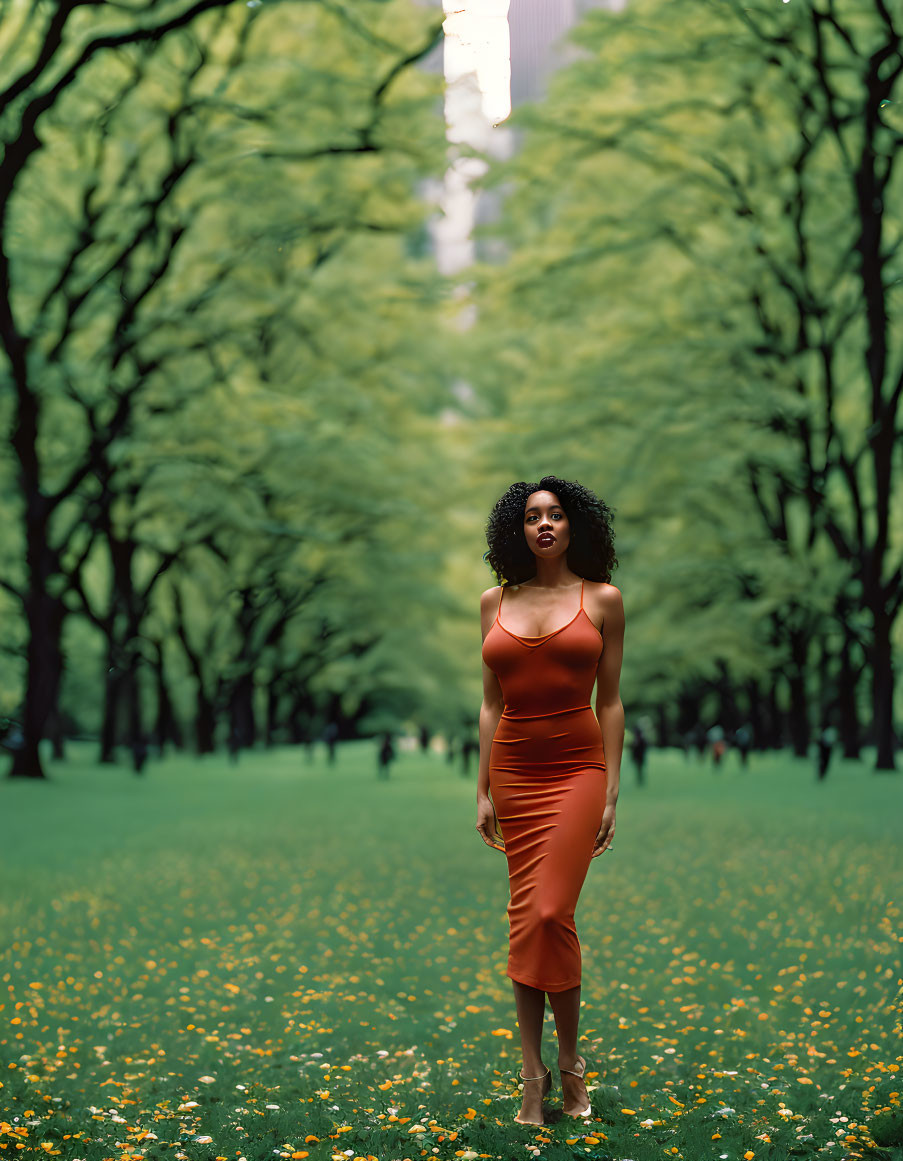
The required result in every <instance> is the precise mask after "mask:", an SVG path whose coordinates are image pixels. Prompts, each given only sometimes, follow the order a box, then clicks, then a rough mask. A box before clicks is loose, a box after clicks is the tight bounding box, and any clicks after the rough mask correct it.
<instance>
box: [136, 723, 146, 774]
mask: <svg viewBox="0 0 903 1161" xmlns="http://www.w3.org/2000/svg"><path fill="white" fill-rule="evenodd" d="M147 749H148V748H147V739H146V738H145V736H144V734H143V732H142V733H139V734H138V736H137V738H135V739H134V741H133V742H132V764H133V765H134V767H135V773H136V774H140V773H141V772H142V771H143V769H144V763H145V762H146V761H147Z"/></svg>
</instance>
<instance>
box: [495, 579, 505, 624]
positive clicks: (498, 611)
mask: <svg viewBox="0 0 903 1161" xmlns="http://www.w3.org/2000/svg"><path fill="white" fill-rule="evenodd" d="M504 595H505V586H504V585H499V607H498V608H497V609H496V611H495V619H496V620H498V619H499V615H500V614H501V611H502V597H503V596H504Z"/></svg>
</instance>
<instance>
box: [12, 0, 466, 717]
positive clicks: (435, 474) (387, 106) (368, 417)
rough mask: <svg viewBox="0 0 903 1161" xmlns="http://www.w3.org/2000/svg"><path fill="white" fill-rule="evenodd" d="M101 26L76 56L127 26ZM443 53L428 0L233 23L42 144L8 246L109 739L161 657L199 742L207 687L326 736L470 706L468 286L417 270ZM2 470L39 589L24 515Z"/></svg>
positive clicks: (75, 104) (48, 463) (161, 52)
mask: <svg viewBox="0 0 903 1161" xmlns="http://www.w3.org/2000/svg"><path fill="white" fill-rule="evenodd" d="M73 19H74V22H73V23H71V24H70V25H69V27H68V31H69V33H70V35H71V41H70V40H69V39H67V40H66V41H65V43H64V49H63V51H64V53H65V52H68V54H69V59H71V58H73V57H74V54H75V48H74V47H73V46H74V45H76V44H77V43H78V42H79V39H82V40H83V39H84V38H87V37H90V36H97V35H98V34H100V33H101V32H105V33H106V32H109V31H110V30H111V29H112V28H115V29H120V30H121V29H122V28H124V27H126V24H127V20H126V16H125V15H124V14H122V13H120V14H118V15H116V16H115V17H114V18H113V19H112V20H111V17H110V14H109V13H107V12H106V11H99V10H92V11H91V12H87V11H82V12H81V13H80V14H78V17H77V20H75V18H73ZM439 34H440V28H439V23H438V21H437V19H436V14H435V13H434V12H431V11H427V10H424V9H423V8H422V7H419V6H417V5H414V4H411V3H409V2H408V0H391V2H375V0H370V2H367V3H362V4H356V5H355V6H354V8H353V9H351V8H346V7H345V6H342V5H333V4H326V3H310V2H301V0H298V2H294V3H283V4H278V5H263V6H256V7H255V6H246V5H228V6H226V7H225V8H222V9H216V10H214V11H210V12H206V13H203V14H202V15H201V16H199V17H198V18H196V19H195V20H193V21H192V22H191V23H190V24H189V25H188V26H186V27H184V28H178V29H176V30H174V31H172V32H170V33H169V34H168V35H166V36H163V37H160V38H159V39H158V40H155V41H152V42H141V43H137V44H126V45H123V46H121V47H118V48H117V49H116V50H115V51H102V52H98V53H96V54H95V55H94V56H93V57H92V58H91V59H90V60H88V61H87V62H86V63H85V64H84V66H83V67H82V68H81V69H80V71H79V72H78V75H77V78H76V79H75V80H74V81H73V83H72V84H71V85H70V86H68V88H67V89H66V90H65V91H64V92H63V93H62V94H61V96H60V97H59V99H58V100H57V101H56V102H55V103H54V104H53V105H52V106H51V107H50V108H49V109H48V111H47V112H46V113H44V114H43V115H42V116H41V118H40V119H39V122H38V126H39V133H40V138H41V148H40V149H39V150H38V152H37V153H35V155H34V156H33V158H32V159H31V161H30V162H29V164H28V166H27V167H26V168H25V170H24V172H23V173H22V175H21V177H20V178H19V180H18V182H17V184H16V186H15V190H14V194H13V197H12V200H11V203H10V208H9V213H8V221H7V231H6V242H7V245H8V248H9V254H10V261H11V268H12V272H13V279H12V298H11V302H12V308H13V313H14V316H15V318H16V320H17V324H18V326H19V328H20V330H21V331H22V332H23V334H24V335H25V336H26V338H27V343H28V374H29V386H30V388H31V390H33V392H34V394H35V397H36V398H39V399H40V406H41V411H40V423H39V430H38V445H37V455H38V462H39V464H40V473H41V476H40V478H41V487H42V489H43V491H44V492H45V493H46V494H47V495H48V497H50V498H51V499H52V502H53V509H52V516H51V521H50V544H51V546H52V548H53V549H54V550H58V551H59V553H60V559H61V564H60V568H61V572H62V575H63V577H65V578H67V580H68V582H69V587H70V588H71V590H72V591H71V593H70V594H69V597H68V607H69V608H70V609H71V610H72V611H73V612H75V613H79V614H81V615H84V616H86V617H87V619H88V622H89V623H90V624H91V625H92V626H93V627H94V629H95V631H96V636H95V643H94V645H93V647H92V646H91V644H90V635H86V634H85V632H84V627H82V629H80V630H77V631H76V630H75V629H73V630H72V631H71V632H70V633H68V634H67V639H69V640H72V641H75V640H79V641H81V642H82V643H83V645H84V646H85V647H86V651H87V657H86V655H85V654H83V655H82V656H80V657H79V658H78V660H77V661H75V662H74V666H75V669H74V672H76V673H77V675H78V679H77V681H74V682H69V683H68V684H67V685H66V686H65V687H64V703H65V706H66V708H67V709H68V710H69V712H71V713H72V714H73V715H74V716H75V717H76V718H77V719H79V720H81V721H82V722H83V723H84V724H85V725H90V726H92V727H97V726H98V725H99V722H100V719H101V715H102V714H103V713H105V712H108V706H106V707H105V706H104V705H103V704H102V702H101V697H102V694H103V689H102V685H101V683H100V682H99V680H98V678H99V677H100V671H101V668H102V667H103V665H104V661H103V660H102V657H104V656H105V655H106V653H107V651H108V650H109V648H110V647H113V648H114V651H115V652H117V653H118V655H119V657H120V663H121V665H122V666H123V667H125V668H128V666H129V665H130V664H131V662H130V660H129V659H130V658H132V659H134V658H135V657H136V656H137V657H139V658H144V660H145V661H147V660H149V659H150V653H149V651H148V648H147V641H148V640H149V641H155V642H162V643H165V644H166V646H167V648H166V657H167V660H166V669H167V679H168V681H169V682H170V683H171V687H172V688H171V694H172V695H173V699H174V701H175V703H176V704H177V705H179V706H180V707H183V708H182V711H181V712H182V716H183V724H184V725H186V726H190V724H191V717H192V713H193V699H192V692H193V691H203V692H205V693H206V695H208V696H209V697H211V699H213V701H214V702H215V704H216V705H217V707H218V708H219V709H222V708H224V706H225V704H226V702H227V700H228V698H229V696H230V692H231V690H232V687H233V683H234V682H235V681H236V680H238V678H239V677H240V676H242V675H243V674H245V673H247V672H248V671H250V672H252V673H253V674H254V677H255V681H256V682H257V683H258V684H259V685H260V687H261V688H264V687H266V686H267V684H269V683H274V682H275V683H277V685H278V683H279V682H280V681H282V682H284V689H283V690H282V693H283V694H284V696H285V698H289V697H290V696H294V694H293V691H294V693H297V692H298V691H299V690H303V691H304V692H305V695H306V696H307V697H308V698H309V699H312V701H313V702H314V703H316V704H317V705H319V706H321V707H324V712H325V706H326V705H327V703H328V702H329V700H330V699H331V698H333V697H335V698H339V699H340V702H341V707H342V710H343V712H345V713H347V714H349V715H355V714H356V713H358V712H359V711H360V710H361V707H362V706H363V704H364V703H365V702H367V703H368V704H370V705H372V706H373V707H374V710H375V711H378V707H379V706H380V705H383V706H384V712H388V713H389V714H390V716H391V718H392V719H393V720H395V721H397V720H400V719H403V718H405V717H407V716H415V717H416V716H420V715H422V716H423V717H425V718H427V719H429V720H430V721H431V724H434V725H440V724H442V723H445V724H447V725H449V726H454V725H456V724H457V722H458V721H459V719H460V717H461V715H462V713H463V712H466V707H467V706H468V705H469V699H470V698H471V697H472V693H473V691H472V689H469V690H466V691H464V692H462V694H461V695H460V696H454V695H452V696H450V693H451V691H454V690H456V689H458V688H459V687H460V685H461V678H462V676H463V674H464V672H465V667H466V668H473V666H472V660H471V659H470V658H469V657H467V655H466V654H465V653H464V652H463V650H462V649H461V647H460V644H458V645H457V646H456V647H455V648H453V649H452V650H451V652H449V651H448V649H447V642H443V647H442V648H440V647H439V644H438V639H437V638H436V635H435V633H434V623H435V621H436V620H437V619H440V618H442V617H443V616H445V617H450V618H451V619H452V623H453V625H458V626H459V625H460V623H461V617H462V616H463V615H464V609H465V608H466V613H467V614H468V615H470V613H471V610H470V609H469V607H467V602H466V601H464V600H463V599H462V601H461V605H460V606H459V604H458V600H457V598H455V597H450V596H449V594H448V590H447V589H445V588H444V586H443V583H442V579H441V578H442V574H443V569H444V560H445V557H446V555H447V554H448V543H447V541H446V540H445V538H444V537H443V535H442V533H441V508H442V504H443V502H444V499H445V496H446V493H447V486H446V484H445V483H444V480H443V476H444V475H445V474H447V473H448V472H449V471H450V470H451V457H452V456H453V455H456V454H457V453H456V452H455V451H453V449H452V448H451V447H450V446H448V447H447V446H446V436H445V430H444V426H443V424H442V421H441V419H440V417H439V413H440V409H441V407H442V405H443V404H444V403H445V400H446V398H447V392H448V385H449V370H448V361H449V352H450V349H451V347H450V342H449V339H448V337H447V327H446V325H445V321H444V317H443V312H444V309H445V307H444V303H445V298H446V287H445V285H444V283H443V281H442V279H441V278H440V277H439V276H438V274H437V273H436V270H435V264H434V262H433V261H432V259H431V258H430V257H428V256H424V255H423V254H422V253H420V254H419V255H418V253H417V247H416V246H412V244H411V238H412V237H415V236H421V235H422V232H423V229H424V224H425V222H426V219H427V217H428V215H429V213H430V207H429V205H428V204H427V203H426V202H425V201H424V200H423V198H422V197H421V196H420V195H419V189H418V187H419V183H420V182H422V181H423V180H424V179H425V178H428V177H432V178H435V177H436V176H437V175H438V174H439V173H441V171H442V168H443V167H444V164H445V149H446V141H445V132H444V123H443V120H442V116H441V79H440V78H437V77H435V76H432V75H428V74H426V73H424V72H422V71H420V70H418V69H417V68H416V67H415V65H416V61H417V59H418V58H419V56H421V55H423V54H424V53H425V52H426V50H427V49H428V48H429V46H430V45H431V43H432V42H433V41H434V40H435V38H436V36H437V35H439ZM29 48H30V50H31V51H32V53H35V52H37V50H38V49H37V45H36V44H28V45H26V43H25V42H24V41H22V40H21V39H20V41H19V42H18V45H17V51H18V52H19V54H20V55H21V58H22V60H23V66H22V67H23V68H24V60H25V58H26V56H27V51H26V50H27V49H29ZM14 113H15V110H12V111H11V112H8V114H7V122H6V129H7V134H8V136H12V135H13V134H14V129H15V117H14V115H13V114H14ZM3 418H4V420H5V421H6V423H7V426H8V429H9V428H10V427H11V426H12V425H13V423H14V422H15V415H14V412H13V411H12V410H11V409H10V410H6V411H4V413H3ZM7 469H9V470H7ZM2 470H3V472H4V479H5V480H6V485H7V486H6V489H5V492H4V495H5V498H6V501H7V510H8V512H9V513H10V515H12V514H15V515H16V516H17V517H19V520H20V523H18V524H17V523H14V522H10V523H9V524H8V527H7V532H6V536H5V544H4V546H3V552H4V556H5V557H6V560H7V562H8V567H9V572H8V573H7V574H6V575H7V576H8V577H9V578H10V579H11V580H12V581H13V583H14V584H15V585H16V586H17V587H19V588H20V589H21V588H23V587H24V585H25V575H24V570H23V568H22V564H21V562H22V560H23V557H24V530H25V524H24V520H25V516H26V497H25V496H24V495H23V493H22V492H21V490H19V491H18V492H17V489H16V488H15V487H14V486H13V483H12V479H13V472H12V470H11V465H10V464H9V462H8V461H5V462H4V464H3V468H2ZM64 490H66V491H68V492H69V495H68V496H67V497H66V498H65V499H64V498H63V496H62V492H63V491H64ZM125 542H128V544H130V545H132V546H133V547H134V551H132V549H130V550H129V559H130V564H129V565H128V567H127V568H126V569H125V570H123V569H122V568H121V566H117V565H116V563H115V562H114V559H113V557H114V554H115V550H114V544H115V543H125ZM4 600H5V601H6V597H4ZM9 606H10V608H9V614H8V616H9V619H10V627H11V629H12V628H14V618H15V613H14V606H13V605H12V602H11V601H10V602H9ZM124 608H130V609H131V613H130V616H129V617H123V616H121V611H122V610H123V609H124ZM453 632H454V630H453ZM86 637H87V640H86ZM412 640H417V641H418V642H419V645H418V648H417V649H416V650H412V648H411V642H412ZM180 642H181V645H182V649H180V648H178V646H179V643H180ZM102 651H103V653H102ZM183 654H184V655H183ZM191 654H193V655H194V657H195V661H194V662H192V661H191V656H190V655H191ZM92 663H93V664H94V665H95V666H96V677H95V679H94V680H93V681H92V680H91V679H90V668H91V664H92ZM22 676H23V675H22V673H21V670H20V669H15V670H14V669H13V668H12V666H10V667H9V668H8V669H7V670H6V673H5V677H4V695H3V696H4V704H7V705H8V703H9V702H10V700H11V698H12V696H19V694H16V695H12V691H13V690H19V691H21V683H22ZM145 693H146V711H147V712H148V713H152V712H153V702H152V700H151V693H152V686H151V685H150V684H148V686H147V687H146V691H145ZM286 704H287V703H286Z"/></svg>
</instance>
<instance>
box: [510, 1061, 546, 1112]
mask: <svg viewBox="0 0 903 1161" xmlns="http://www.w3.org/2000/svg"><path fill="white" fill-rule="evenodd" d="M517 1075H518V1076H519V1077H520V1079H521V1080H522V1081H523V1082H524V1083H525V1084H526V1083H528V1082H529V1081H531V1080H544V1081H548V1084H544V1085H543V1088H542V1095H543V1096H545V1095H546V1094H547V1093H548V1091H549V1089H550V1088H551V1087H552V1070H551V1068H547V1069H546V1070H545V1072H544V1073H543V1074H542V1076H524V1074H523V1073H522V1072H518V1074H517ZM539 1115H540V1116H542V1111H541V1110H540V1114H539ZM514 1119H515V1121H517V1123H518V1124H519V1125H544V1124H545V1120H544V1119H543V1120H541V1121H522V1120H521V1119H520V1117H515V1118H514Z"/></svg>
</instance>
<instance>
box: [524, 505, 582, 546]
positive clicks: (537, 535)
mask: <svg viewBox="0 0 903 1161" xmlns="http://www.w3.org/2000/svg"><path fill="white" fill-rule="evenodd" d="M524 538H525V540H526V541H527V546H528V547H529V549H530V551H531V552H532V553H534V554H535V555H536V556H560V555H561V553H562V552H567V547H568V544H569V543H570V540H571V526H570V525H569V524H568V518H567V516H566V515H565V512H564V509H563V508H562V507H561V505H560V504H559V503H558V497H557V496H556V495H555V493H554V492H534V493H533V494H532V495H530V496H528V497H527V503H526V505H525V506H524Z"/></svg>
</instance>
